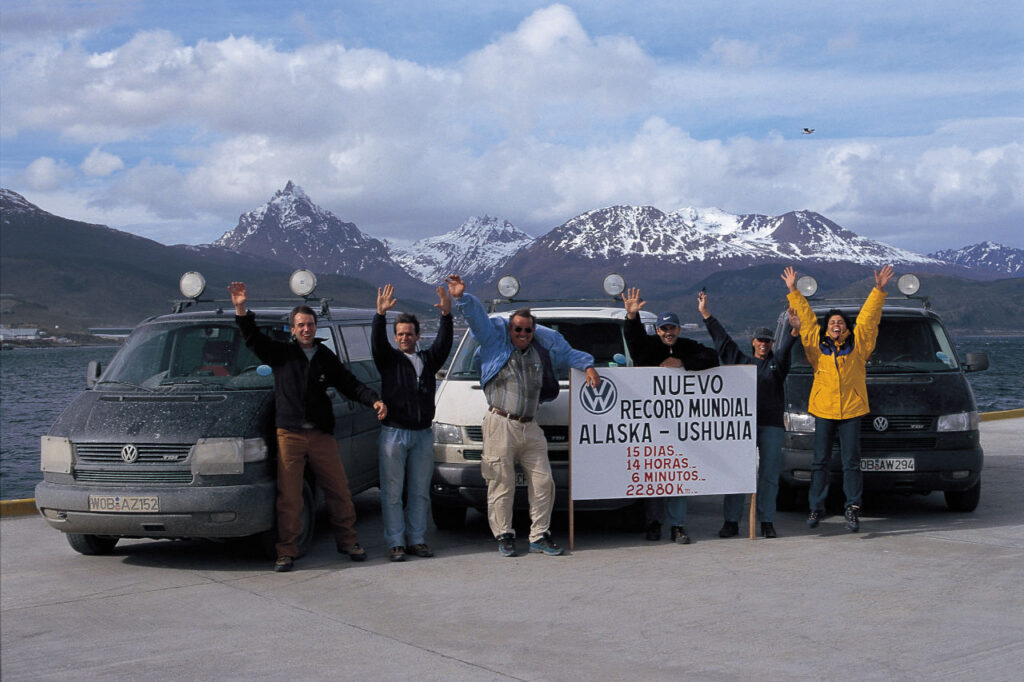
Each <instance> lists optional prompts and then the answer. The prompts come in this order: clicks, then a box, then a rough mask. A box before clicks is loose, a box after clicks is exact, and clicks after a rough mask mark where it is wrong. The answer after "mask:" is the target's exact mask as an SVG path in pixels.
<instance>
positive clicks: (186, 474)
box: [75, 467, 192, 485]
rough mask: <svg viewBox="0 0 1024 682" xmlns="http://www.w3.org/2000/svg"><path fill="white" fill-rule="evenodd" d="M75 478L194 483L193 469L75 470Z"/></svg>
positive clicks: (84, 480) (91, 480)
mask: <svg viewBox="0 0 1024 682" xmlns="http://www.w3.org/2000/svg"><path fill="white" fill-rule="evenodd" d="M75 480H76V481H82V482H83V483H143V484H150V483H164V484H176V485H182V484H184V485H188V484H190V483H192V472H191V471H142V470H139V469H128V468H127V467H126V468H123V469H118V470H116V471H88V470H85V471H79V470H76V471H75Z"/></svg>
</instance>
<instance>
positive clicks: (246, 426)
mask: <svg viewBox="0 0 1024 682" xmlns="http://www.w3.org/2000/svg"><path fill="white" fill-rule="evenodd" d="M273 398H274V393H273V391H270V390H259V391H231V392H226V393H190V394H161V395H150V394H140V393H130V394H118V393H110V392H99V391H85V392H83V393H81V394H79V395H78V397H77V398H75V400H74V401H73V402H72V403H71V405H69V406H68V408H67V409H66V410H64V413H63V414H62V415H61V416H60V417H59V418H58V419H57V421H56V422H55V423H54V425H53V426H52V427H51V428H50V431H49V433H48V435H51V436H63V437H65V438H70V439H71V440H74V441H81V442H110V441H121V440H132V441H133V442H144V443H145V442H148V443H193V442H195V441H196V440H197V439H199V438H228V437H242V438H248V437H253V436H260V435H262V436H266V435H267V434H268V433H273V421H274V420H273Z"/></svg>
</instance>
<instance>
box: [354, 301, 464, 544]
mask: <svg viewBox="0 0 1024 682" xmlns="http://www.w3.org/2000/svg"><path fill="white" fill-rule="evenodd" d="M394 293H395V289H394V287H393V286H391V285H390V284H385V285H384V287H383V288H380V289H377V314H376V315H375V316H374V317H373V332H372V334H371V345H372V347H373V362H374V364H376V365H377V371H379V372H380V378H381V392H382V393H383V394H384V402H385V403H387V404H388V405H389V406H390V408H389V409H388V416H387V418H386V419H385V420H384V422H383V424H382V426H381V430H380V439H379V440H378V441H377V446H378V452H379V455H380V506H381V515H382V516H383V519H384V538H385V540H386V541H387V543H388V547H389V548H390V549H389V550H388V557H389V558H390V559H391V560H392V561H405V555H406V554H412V555H414V556H420V557H432V556H434V552H433V550H431V549H430V547H429V546H428V545H427V544H426V543H425V542H424V535H425V534H426V531H427V511H428V510H429V509H430V477H431V474H432V473H433V471H434V435H433V429H432V428H431V424H432V422H433V420H434V390H435V388H436V384H435V379H434V374H435V373H436V372H437V370H439V369H440V368H441V367H442V365H444V361H445V359H447V357H448V353H449V351H451V349H452V299H451V296H449V295H448V290H447V289H445V288H444V287H438V288H437V298H438V299H439V300H440V303H436V304H435V307H437V308H438V309H439V310H440V311H441V321H440V325H439V326H438V329H437V336H436V337H434V342H433V343H432V344H431V345H430V348H429V349H427V350H421V351H418V350H416V344H417V342H418V341H419V340H420V322H419V320H418V319H416V316H415V315H409V314H403V315H400V316H399V317H398V319H397V320H396V321H395V326H394V332H395V344H396V345H397V346H398V348H395V347H394V346H392V345H391V344H390V343H388V334H387V319H386V317H385V315H386V314H387V312H388V311H389V310H391V309H392V308H393V307H394V306H395V303H396V302H397V301H396V299H395V296H394ZM403 485H404V488H405V490H406V497H407V500H408V501H407V503H406V507H405V514H404V517H403V513H402V488H403Z"/></svg>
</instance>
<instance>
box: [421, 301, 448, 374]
mask: <svg viewBox="0 0 1024 682" xmlns="http://www.w3.org/2000/svg"><path fill="white" fill-rule="evenodd" d="M453 328H454V324H453V322H452V315H451V313H448V314H447V315H442V316H441V322H440V324H439V325H438V327H437V336H435V337H434V343H432V344H430V348H428V349H427V351H426V352H425V353H424V354H423V360H424V362H423V365H424V367H423V371H424V372H430V373H431V374H433V373H434V372H436V371H437V370H439V369H441V367H442V365H444V361H445V360H447V359H448V354H449V353H450V352H451V350H452V336H453Z"/></svg>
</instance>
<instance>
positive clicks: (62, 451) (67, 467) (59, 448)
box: [39, 436, 74, 474]
mask: <svg viewBox="0 0 1024 682" xmlns="http://www.w3.org/2000/svg"><path fill="white" fill-rule="evenodd" d="M73 459H74V455H72V451H71V441H70V440H68V439H67V438H61V437H59V436H43V437H42V438H40V439H39V468H40V469H42V470H43V471H49V472H51V473H54V474H70V473H71V462H72V461H73Z"/></svg>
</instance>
